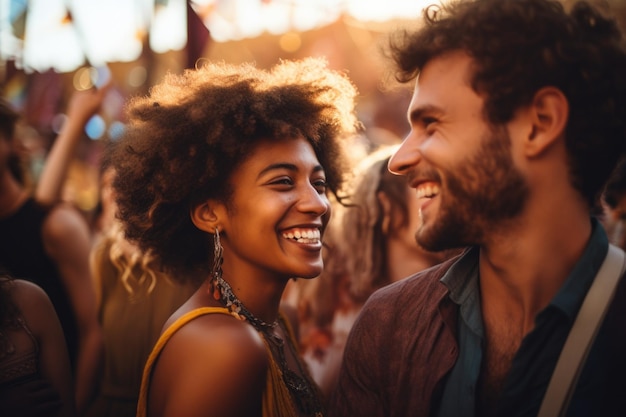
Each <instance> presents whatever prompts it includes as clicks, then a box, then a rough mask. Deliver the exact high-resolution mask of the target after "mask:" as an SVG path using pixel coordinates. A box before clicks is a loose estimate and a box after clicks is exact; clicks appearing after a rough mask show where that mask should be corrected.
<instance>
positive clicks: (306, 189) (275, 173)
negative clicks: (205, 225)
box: [220, 138, 330, 278]
mask: <svg viewBox="0 0 626 417" xmlns="http://www.w3.org/2000/svg"><path fill="white" fill-rule="evenodd" d="M230 184H231V185H232V190H233V192H232V195H231V196H230V198H229V201H228V204H226V205H225V206H224V211H222V213H224V214H223V215H222V219H223V221H222V222H221V224H222V227H221V228H220V229H221V230H223V232H222V245H223V246H224V264H223V269H224V273H225V274H226V275H230V274H233V273H236V274H241V273H248V274H255V275H258V274H263V275H267V276H280V277H284V278H293V277H301V278H313V277H316V276H317V275H319V274H320V273H321V271H322V267H323V261H322V240H321V238H322V235H323V231H324V229H325V227H326V224H327V223H328V220H329V218H330V202H329V201H328V198H327V196H326V176H325V173H324V169H323V168H322V166H321V165H320V163H319V161H318V159H317V156H316V155H315V152H314V150H313V147H312V146H311V144H310V143H309V142H308V141H307V140H306V139H304V138H295V139H294V138H290V139H283V140H264V141H261V142H259V144H258V145H257V146H256V148H255V151H254V152H253V153H252V154H251V155H250V156H249V157H248V158H247V159H246V160H245V161H244V162H243V163H242V164H241V165H239V166H238V167H237V169H236V170H235V171H234V173H233V175H232V177H231V179H230Z"/></svg>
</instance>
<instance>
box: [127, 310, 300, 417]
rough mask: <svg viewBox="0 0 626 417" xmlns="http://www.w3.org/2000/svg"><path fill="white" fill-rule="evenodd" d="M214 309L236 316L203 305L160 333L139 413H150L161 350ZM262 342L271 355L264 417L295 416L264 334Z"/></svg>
mask: <svg viewBox="0 0 626 417" xmlns="http://www.w3.org/2000/svg"><path fill="white" fill-rule="evenodd" d="M214 313H219V314H228V315H232V316H234V317H237V316H235V315H234V314H231V312H230V311H229V310H228V309H226V308H223V307H201V308H198V309H195V310H192V311H190V312H189V313H186V314H184V315H183V316H181V317H180V318H179V319H178V320H176V321H175V322H174V323H172V325H171V326H170V327H168V328H167V330H165V332H163V334H162V335H161V337H159V340H158V341H157V342H156V344H155V345H154V348H153V349H152V352H151V353H150V356H149V357H148V361H147V362H146V366H145V368H144V371H143V377H142V380H141V390H140V391H139V402H138V404H137V417H147V415H148V414H147V411H148V391H149V389H150V378H151V376H152V369H153V368H154V364H155V363H156V361H157V359H158V357H159V354H160V353H161V350H163V347H164V346H165V344H166V343H167V341H168V340H169V339H170V338H171V337H172V335H173V334H174V333H176V331H177V330H178V329H180V328H181V327H183V326H184V325H185V324H187V323H189V322H190V321H191V320H193V319H195V318H196V317H199V316H202V315H205V314H214ZM283 323H285V327H286V328H287V333H288V335H289V337H290V338H291V339H292V340H293V339H294V335H293V330H292V329H291V327H290V326H289V323H288V321H287V320H283ZM263 343H265V349H266V350H267V354H268V358H269V367H268V370H267V377H266V383H265V392H264V393H263V405H262V407H263V417H296V416H298V412H297V411H296V407H295V406H294V404H293V402H292V400H291V396H290V394H289V389H288V388H287V387H286V385H285V383H284V382H283V379H282V372H281V370H280V368H279V366H278V364H277V363H276V361H275V360H274V357H273V355H272V353H271V351H270V347H269V345H268V344H267V341H266V340H265V338H263Z"/></svg>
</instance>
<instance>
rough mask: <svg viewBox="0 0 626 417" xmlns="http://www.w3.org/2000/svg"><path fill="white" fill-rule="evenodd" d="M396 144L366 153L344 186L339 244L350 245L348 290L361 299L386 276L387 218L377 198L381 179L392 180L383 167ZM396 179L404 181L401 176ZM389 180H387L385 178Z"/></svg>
mask: <svg viewBox="0 0 626 417" xmlns="http://www.w3.org/2000/svg"><path fill="white" fill-rule="evenodd" d="M397 148H398V146H396V145H394V146H382V147H380V148H379V149H377V150H375V151H373V152H372V153H370V154H369V155H368V156H367V157H366V158H365V159H364V160H362V161H361V163H360V164H359V165H358V166H357V167H356V170H355V175H354V177H353V181H352V182H351V183H350V187H349V188H348V191H347V193H348V195H349V204H348V205H349V207H346V208H345V210H344V213H343V215H342V219H341V220H342V225H341V235H342V238H341V239H340V240H339V241H340V242H341V245H342V246H343V247H346V248H351V249H350V256H347V257H346V259H345V262H347V265H346V269H347V271H348V276H349V277H350V294H351V296H352V297H353V298H354V300H355V301H357V302H362V301H365V299H367V297H369V296H370V295H371V293H372V292H374V290H376V289H378V288H380V287H382V286H384V285H385V284H386V283H388V282H387V281H388V277H387V276H386V267H387V265H386V251H385V250H384V249H385V243H386V240H387V238H386V236H387V234H388V233H390V230H389V228H390V225H389V224H388V223H389V222H388V221H386V220H385V213H384V210H383V208H382V206H381V203H380V201H379V198H378V193H379V192H380V191H383V192H385V193H387V190H386V189H385V187H383V186H382V185H383V183H384V180H390V181H394V176H393V174H391V173H389V172H388V170H387V162H388V160H389V158H390V157H391V155H392V154H393V153H394V152H395V150H396V149H397ZM397 181H399V182H400V183H402V185H401V186H403V187H406V185H404V183H405V179H404V178H398V179H397ZM388 182H389V181H388Z"/></svg>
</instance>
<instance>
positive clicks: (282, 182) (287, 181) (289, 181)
mask: <svg viewBox="0 0 626 417" xmlns="http://www.w3.org/2000/svg"><path fill="white" fill-rule="evenodd" d="M272 184H274V185H293V180H292V179H291V178H289V177H284V178H277V179H276V180H274V181H272Z"/></svg>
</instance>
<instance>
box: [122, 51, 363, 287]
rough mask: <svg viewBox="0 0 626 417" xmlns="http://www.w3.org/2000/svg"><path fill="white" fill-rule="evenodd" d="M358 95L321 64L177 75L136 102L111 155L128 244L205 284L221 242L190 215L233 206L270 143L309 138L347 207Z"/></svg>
mask: <svg viewBox="0 0 626 417" xmlns="http://www.w3.org/2000/svg"><path fill="white" fill-rule="evenodd" d="M356 95H357V91H356V88H355V87H354V85H353V84H352V82H351V81H350V80H349V79H348V78H347V76H346V75H345V74H343V73H341V72H338V71H334V70H331V69H329V68H328V67H327V63H326V61H325V60H323V59H316V58H307V59H304V60H300V61H281V62H280V63H278V64H277V65H276V66H274V67H273V68H272V69H270V70H263V69H259V68H257V67H256V66H255V65H253V64H250V63H245V64H242V65H230V64H225V63H214V62H206V63H205V65H202V66H199V67H197V68H196V69H194V70H186V71H185V72H184V73H183V74H180V75H175V74H169V75H167V76H166V77H165V79H164V80H163V82H162V83H160V84H159V85H156V86H154V87H153V88H152V89H151V91H150V94H149V95H148V96H145V97H137V98H134V99H132V100H131V101H130V102H129V105H128V108H127V114H128V118H129V121H128V125H127V127H126V130H125V132H124V134H123V137H122V138H121V139H120V141H119V142H118V143H116V145H115V146H113V147H112V149H111V152H112V154H111V155H110V160H111V161H112V164H113V166H114V168H115V170H116V172H117V175H116V177H115V180H114V182H113V187H114V189H115V190H116V199H117V204H118V209H119V213H118V216H119V217H120V219H121V220H122V221H123V223H124V226H125V233H126V236H127V237H128V238H129V239H131V240H133V241H135V242H137V244H138V245H139V247H140V248H141V249H142V250H144V251H148V250H150V251H152V253H153V254H154V255H155V256H156V258H157V259H159V260H160V262H161V264H162V267H163V269H165V270H166V271H168V272H171V273H172V277H174V278H175V279H178V280H181V281H187V280H189V279H194V280H196V281H199V280H201V279H204V278H205V277H206V274H207V273H208V271H209V270H210V267H211V265H210V263H211V257H210V256H209V255H210V254H212V250H213V240H212V239H211V238H210V237H209V236H207V233H205V232H203V231H201V230H199V229H197V228H196V227H195V226H194V225H193V223H192V221H191V218H190V214H189V213H190V209H191V208H192V207H194V206H195V205H197V204H198V203H200V202H202V201H206V200H207V199H210V198H215V199H220V200H222V201H224V202H226V203H228V201H229V197H230V195H231V193H232V189H233V186H234V184H231V182H230V178H231V176H232V174H233V172H234V170H236V169H237V167H238V166H239V165H240V164H241V163H242V162H243V161H244V160H245V159H246V157H247V156H248V155H250V154H251V152H252V151H253V150H254V148H255V147H256V146H257V144H258V143H259V142H260V141H261V140H264V139H268V138H269V139H276V140H280V139H284V138H294V137H304V138H306V139H307V140H308V141H309V142H310V143H311V145H312V147H313V149H314V151H315V154H316V156H317V158H318V160H319V161H320V164H321V165H322V166H323V167H324V170H325V173H326V178H327V183H328V189H329V191H330V192H331V193H332V194H333V195H334V196H335V197H337V198H339V199H341V187H342V183H343V181H344V175H345V174H346V169H347V163H348V159H347V157H346V156H345V153H344V145H345V141H344V139H345V138H346V137H350V136H352V134H353V133H355V132H356V131H357V130H358V128H359V126H360V125H359V123H358V121H357V119H356V116H355V110H354V105H355V99H356ZM179 274H180V275H179ZM191 277H193V278H191Z"/></svg>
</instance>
